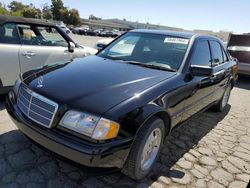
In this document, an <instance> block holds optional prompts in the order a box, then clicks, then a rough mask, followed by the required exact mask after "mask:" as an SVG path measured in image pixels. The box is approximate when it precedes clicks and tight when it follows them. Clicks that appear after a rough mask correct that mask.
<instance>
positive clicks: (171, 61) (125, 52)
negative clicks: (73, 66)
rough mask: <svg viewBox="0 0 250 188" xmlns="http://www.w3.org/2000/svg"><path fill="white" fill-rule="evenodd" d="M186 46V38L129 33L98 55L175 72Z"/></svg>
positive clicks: (187, 42)
mask: <svg viewBox="0 0 250 188" xmlns="http://www.w3.org/2000/svg"><path fill="white" fill-rule="evenodd" d="M188 44H189V39H186V38H180V37H175V36H168V35H164V34H152V33H136V32H129V33H126V34H125V35H123V36H122V37H120V38H118V39H117V40H115V41H114V42H113V43H111V44H110V45H108V46H107V47H106V48H105V49H104V50H102V51H100V53H99V54H98V55H99V56H101V57H105V58H110V59H118V60H124V61H126V62H128V61H130V62H131V61H133V62H137V63H140V64H141V65H142V66H149V65H150V66H151V67H152V66H154V67H162V68H165V69H172V70H173V71H176V70H177V69H178V68H179V67H180V65H181V63H182V60H183V58H184V55H185V53H186V50H187V47H188Z"/></svg>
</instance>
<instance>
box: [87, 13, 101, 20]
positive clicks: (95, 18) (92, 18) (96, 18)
mask: <svg viewBox="0 0 250 188" xmlns="http://www.w3.org/2000/svg"><path fill="white" fill-rule="evenodd" d="M89 19H90V20H101V18H99V17H96V16H94V15H93V14H90V15H89Z"/></svg>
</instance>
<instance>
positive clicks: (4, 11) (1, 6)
mask: <svg viewBox="0 0 250 188" xmlns="http://www.w3.org/2000/svg"><path fill="white" fill-rule="evenodd" d="M5 14H9V11H8V10H7V9H6V7H5V5H4V4H2V3H0V15H5Z"/></svg>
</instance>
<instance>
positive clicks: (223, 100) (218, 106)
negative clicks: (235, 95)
mask: <svg viewBox="0 0 250 188" xmlns="http://www.w3.org/2000/svg"><path fill="white" fill-rule="evenodd" d="M231 89H232V84H231V83H229V84H228V86H227V87H226V89H225V91H224V94H223V96H222V98H221V99H220V101H219V102H218V104H216V105H215V106H214V110H215V111H216V112H223V111H224V110H225V108H226V106H227V104H228V100H229V98H230V94H231Z"/></svg>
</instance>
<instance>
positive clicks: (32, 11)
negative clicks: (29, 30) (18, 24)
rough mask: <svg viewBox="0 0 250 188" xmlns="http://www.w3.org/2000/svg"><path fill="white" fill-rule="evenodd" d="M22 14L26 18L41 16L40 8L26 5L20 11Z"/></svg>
mask: <svg viewBox="0 0 250 188" xmlns="http://www.w3.org/2000/svg"><path fill="white" fill-rule="evenodd" d="M22 15H23V17H26V18H41V10H40V9H37V8H35V7H28V8H25V9H24V10H23V11H22Z"/></svg>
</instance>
